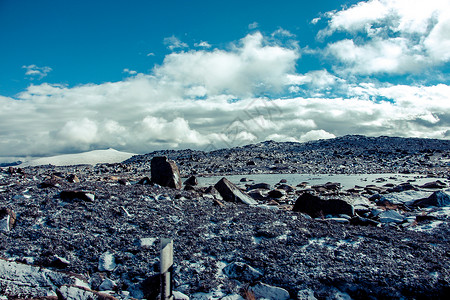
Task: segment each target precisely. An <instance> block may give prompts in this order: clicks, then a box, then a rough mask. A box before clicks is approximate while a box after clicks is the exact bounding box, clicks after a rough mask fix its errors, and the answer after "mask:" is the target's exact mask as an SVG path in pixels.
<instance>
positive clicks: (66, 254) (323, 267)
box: [0, 136, 450, 300]
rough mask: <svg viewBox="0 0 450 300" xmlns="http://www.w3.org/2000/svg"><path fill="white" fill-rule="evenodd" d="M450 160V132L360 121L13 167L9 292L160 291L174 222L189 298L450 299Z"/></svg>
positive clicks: (6, 214) (3, 187)
mask: <svg viewBox="0 0 450 300" xmlns="http://www.w3.org/2000/svg"><path fill="white" fill-rule="evenodd" d="M449 163H450V141H448V140H433V139H418V138H391V137H377V138H369V137H364V136H345V137H340V138H336V139H331V140H320V141H314V142H308V143H290V142H289V143H280V142H273V141H267V142H262V143H259V144H254V145H248V146H243V147H235V148H229V149H220V150H215V151H210V152H203V151H197V150H177V151H175V150H170V151H167V150H166V151H156V152H152V153H149V154H145V155H137V156H134V157H132V158H130V159H129V160H127V161H124V162H122V163H117V164H97V165H95V166H91V165H73V166H64V167H56V166H52V165H44V166H36V167H20V166H13V167H3V168H1V169H0V295H1V296H0V299H156V298H157V295H158V293H159V268H160V264H159V259H160V258H159V255H160V253H159V243H160V239H161V238H170V239H172V240H173V247H174V251H173V255H174V258H173V260H174V265H173V296H174V299H227V300H231V299H380V298H382V299H425V298H434V299H448V298H447V297H448V296H449V295H450V242H449V236H450V220H449V216H450V191H449V180H450V178H449V176H450V173H449V171H450V165H449ZM177 171H179V174H178V173H177ZM255 174H279V182H278V183H277V184H268V183H266V182H256V181H254V180H252V176H253V175H255ZM286 174H311V175H314V174H342V175H346V174H361V176H363V175H365V174H379V176H377V180H376V181H374V182H365V183H364V184H361V181H359V182H357V183H355V186H354V187H352V188H346V189H344V188H343V187H342V185H341V184H340V183H339V182H326V183H323V184H318V185H317V184H316V185H314V184H311V183H310V182H307V181H304V182H290V181H289V180H284V179H285V178H283V175H286ZM384 174H386V175H384ZM387 174H389V175H387ZM392 174H397V175H392ZM231 175H242V179H241V180H240V181H239V182H234V183H233V182H230V181H228V180H227V179H223V177H225V178H227V176H231ZM403 175H408V176H409V177H402V176H403ZM180 176H181V177H180ZM211 176H217V183H216V184H214V185H211V186H202V185H199V184H198V181H199V180H198V179H201V178H204V177H211ZM392 176H395V177H396V178H391V179H395V180H397V181H396V182H397V183H395V184H393V183H387V180H388V179H389V177H392ZM406 178H408V179H406ZM403 179H404V180H403ZM419 182H420V183H419Z"/></svg>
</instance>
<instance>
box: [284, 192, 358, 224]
mask: <svg viewBox="0 0 450 300" xmlns="http://www.w3.org/2000/svg"><path fill="white" fill-rule="evenodd" d="M292 210H293V211H298V212H302V213H306V214H308V215H310V216H311V217H313V218H317V217H323V216H326V215H341V214H344V215H349V216H353V215H354V208H353V206H352V205H350V204H348V203H347V202H346V201H344V200H340V199H330V200H322V199H320V198H319V197H317V196H314V195H311V194H309V193H304V194H302V195H301V196H300V197H298V199H297V201H295V204H294V208H293V209H292Z"/></svg>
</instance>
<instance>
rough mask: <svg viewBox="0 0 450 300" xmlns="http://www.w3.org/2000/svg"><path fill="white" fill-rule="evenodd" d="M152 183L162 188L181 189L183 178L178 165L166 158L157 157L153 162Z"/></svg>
mask: <svg viewBox="0 0 450 300" xmlns="http://www.w3.org/2000/svg"><path fill="white" fill-rule="evenodd" d="M151 175H152V182H154V183H156V184H159V185H161V186H167V187H170V188H174V189H178V190H179V189H181V187H182V184H181V176H180V171H178V167H177V165H176V163H175V162H174V161H173V160H171V159H167V157H166V156H156V157H153V158H152V161H151Z"/></svg>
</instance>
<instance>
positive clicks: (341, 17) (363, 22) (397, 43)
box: [318, 0, 450, 74]
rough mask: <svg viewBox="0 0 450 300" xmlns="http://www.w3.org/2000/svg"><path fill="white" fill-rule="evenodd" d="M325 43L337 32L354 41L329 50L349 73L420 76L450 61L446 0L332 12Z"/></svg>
mask: <svg viewBox="0 0 450 300" xmlns="http://www.w3.org/2000/svg"><path fill="white" fill-rule="evenodd" d="M327 16H328V18H329V22H328V26H327V27H326V28H325V29H324V30H322V31H320V32H319V34H318V36H319V37H320V38H324V37H327V36H330V35H332V34H333V33H335V32H336V31H341V32H346V33H349V34H352V35H354V36H355V37H354V39H344V40H341V41H337V42H333V43H331V44H329V46H328V48H327V51H326V53H327V54H330V55H332V56H334V57H336V58H337V59H338V60H339V61H340V62H341V63H342V64H343V65H342V67H343V68H344V69H345V71H347V72H351V73H362V74H371V73H396V74H405V73H407V72H418V71H420V70H422V69H423V68H426V67H429V66H435V65H441V64H443V63H445V62H448V61H449V60H450V54H449V52H448V51H446V49H448V47H449V45H450V34H449V32H450V30H449V29H450V2H449V1H448V0H430V1H420V0H415V1H410V0H370V1H367V2H359V3H357V4H355V5H353V6H351V7H349V8H347V9H343V10H340V11H334V12H329V13H328V14H327Z"/></svg>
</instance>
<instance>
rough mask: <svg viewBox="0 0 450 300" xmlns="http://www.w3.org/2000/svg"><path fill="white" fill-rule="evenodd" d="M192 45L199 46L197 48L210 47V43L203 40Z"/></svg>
mask: <svg viewBox="0 0 450 300" xmlns="http://www.w3.org/2000/svg"><path fill="white" fill-rule="evenodd" d="M194 46H195V47H199V48H211V45H210V44H209V43H208V42H205V41H201V42H200V43H195V44H194Z"/></svg>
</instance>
